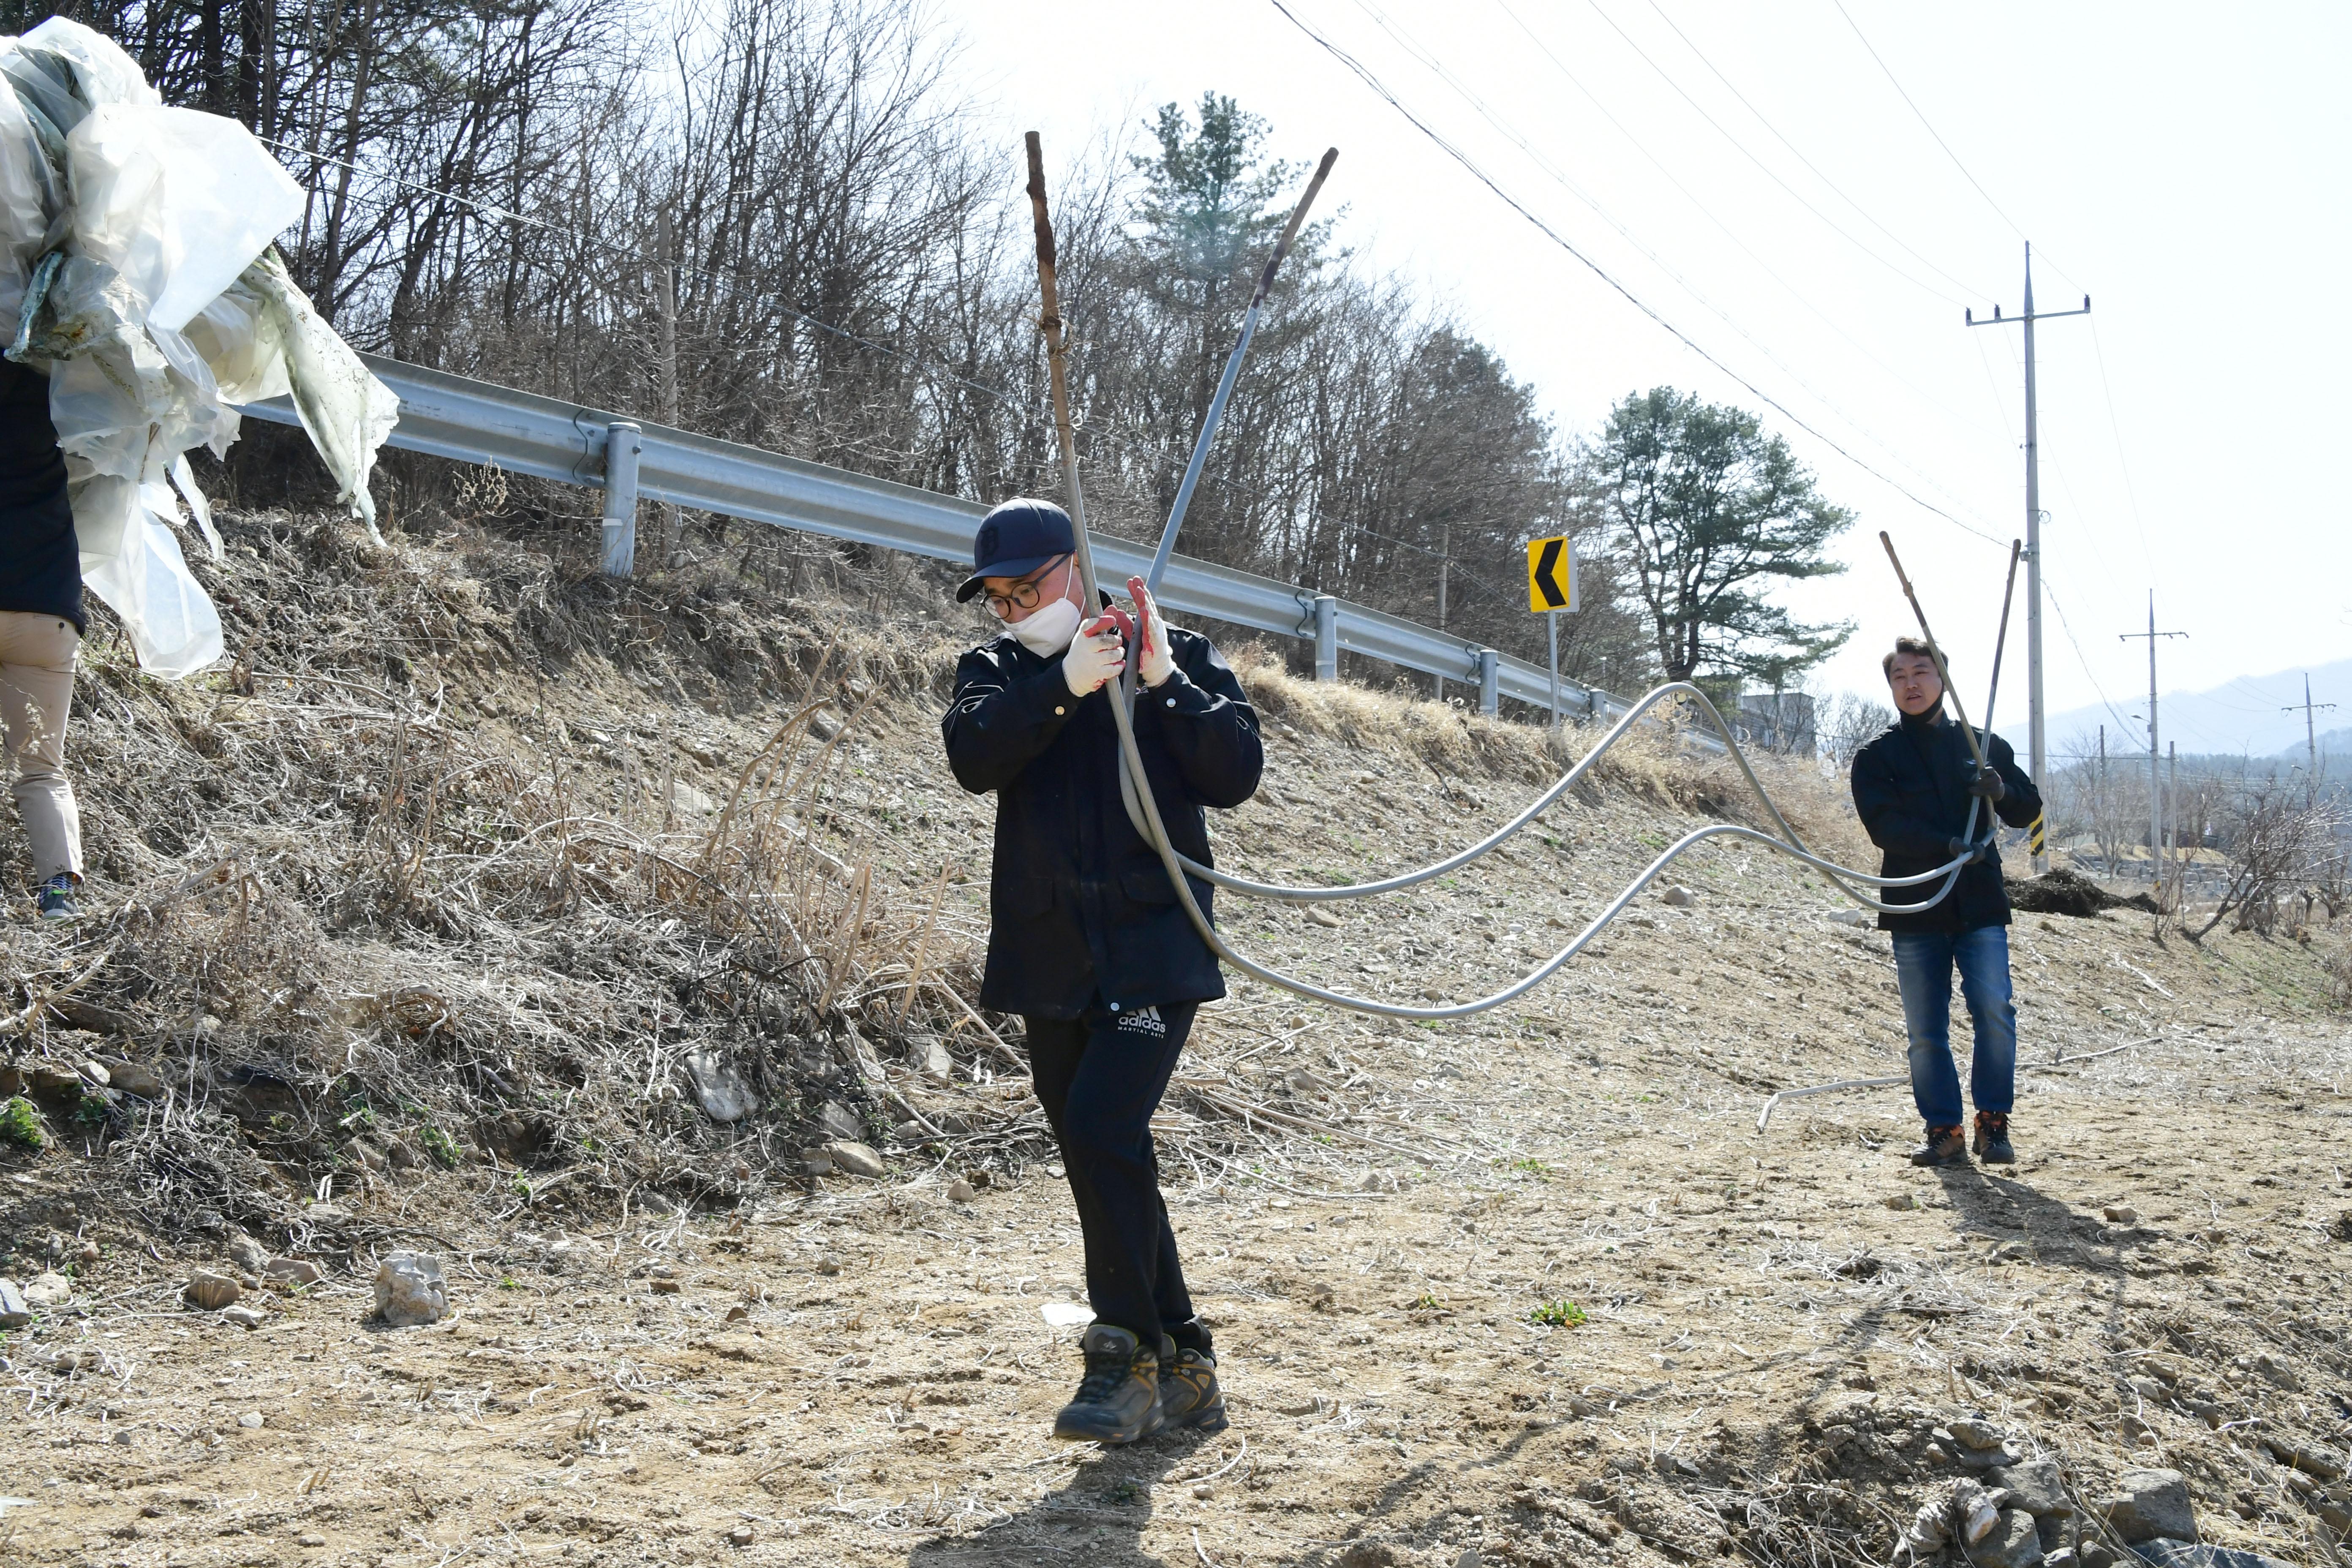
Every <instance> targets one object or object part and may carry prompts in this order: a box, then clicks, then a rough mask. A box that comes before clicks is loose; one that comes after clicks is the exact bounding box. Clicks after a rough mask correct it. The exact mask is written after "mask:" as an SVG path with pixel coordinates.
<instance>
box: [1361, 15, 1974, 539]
mask: <svg viewBox="0 0 2352 1568" xmlns="http://www.w3.org/2000/svg"><path fill="white" fill-rule="evenodd" d="M1495 3H1496V6H1497V7H1498V8H1499V9H1501V10H1502V12H1503V14H1504V15H1505V16H1508V17H1510V19H1511V21H1512V22H1513V23H1515V24H1516V25H1517V26H1518V27H1519V29H1520V30H1521V31H1522V32H1526V33H1528V37H1529V38H1530V39H1531V40H1533V41H1534V43H1535V45H1536V47H1538V49H1541V50H1543V52H1544V54H1545V55H1546V56H1547V57H1548V58H1550V60H1551V61H1552V64H1553V65H1554V66H1555V67H1556V68H1558V69H1559V73H1560V75H1561V76H1563V77H1565V78H1567V79H1568V81H1569V83H1570V85H1571V86H1573V87H1574V88H1575V89H1577V90H1578V91H1579V92H1580V93H1582V94H1583V95H1584V96H1585V98H1586V100H1588V101H1590V102H1591V105H1592V107H1593V108H1594V109H1595V110H1597V111H1599V113H1600V114H1601V118H1602V119H1604V120H1606V121H1609V123H1610V124H1611V125H1612V126H1613V127H1615V128H1616V130H1617V132H1618V133H1619V134H1620V135H1622V136H1623V137H1624V138H1625V140H1626V142H1628V143H1630V144H1631V145H1632V146H1633V150H1634V151H1635V152H1637V153H1641V154H1642V156H1643V157H1644V158H1646V159H1648V160H1649V162H1650V163H1651V166H1652V167H1654V168H1655V169H1656V170H1657V171H1658V173H1659V174H1661V175H1663V176H1664V179H1665V181H1666V183H1667V184H1671V185H1672V186H1674V188H1675V190H1677V191H1679V192H1681V193H1682V195H1683V197H1684V199H1685V200H1686V201H1688V202H1689V203H1690V204H1691V205H1692V207H1693V208H1694V209H1696V211H1697V213H1698V214H1699V216H1702V217H1704V218H1706V220H1707V222H1709V223H1711V224H1713V225H1714V226H1716V227H1717V229H1719V230H1721V231H1722V234H1723V236H1724V237H1725V238H1726V239H1728V240H1729V241H1730V242H1731V243H1732V244H1733V245H1734V246H1736V247H1738V249H1739V252H1740V254H1742V255H1743V256H1745V257H1747V258H1748V260H1750V261H1752V262H1754V263H1755V264H1756V267H1757V268H1758V270H1759V271H1761V272H1762V273H1763V274H1764V276H1765V277H1767V278H1769V279H1771V280H1772V281H1773V282H1774V283H1776V284H1778V285H1780V289H1781V290H1782V291H1783V292H1784V293H1786V294H1787V295H1788V296H1789V298H1790V299H1791V300H1795V301H1796V303H1797V304H1798V305H1799V306H1801V307H1802V308H1803V309H1804V310H1805V311H1806V312H1807V313H1809V314H1810V315H1811V316H1812V317H1813V319H1814V320H1816V321H1820V322H1821V323H1822V325H1823V326H1825V327H1827V328H1828V329H1829V330H1830V331H1831V332H1832V334H1833V335H1835V336H1836V337H1837V338H1839V339H1840V340H1842V341H1843V342H1844V343H1845V344H1846V346H1847V347H1849V348H1851V349H1853V351H1854V353H1857V354H1859V355H1861V356H1862V357H1863V358H1864V359H1865V360H1867V361H1869V362H1870V363H1872V364H1874V365H1876V366H1877V367H1878V368H1879V370H1881V371H1882V372H1884V373H1885V374H1886V376H1887V378H1888V379H1889V380H1890V381H1893V382H1894V383H1895V384H1896V385H1898V386H1901V387H1902V388H1903V389H1904V390H1905V391H1906V392H1908V393H1910V394H1911V395H1913V396H1914V397H1916V398H1917V399H1918V400H1919V402H1920V403H1921V404H1922V405H1925V406H1926V407H1927V408H1930V409H1933V410H1935V411H1936V412H1937V413H1938V414H1941V415H1942V416H1944V417H1946V418H1947V419H1949V420H1951V421H1953V422H1954V423H1955V424H1957V425H1958V426H1962V427H1963V428H1970V427H1972V422H1971V421H1969V419H1967V418H1966V417H1964V416H1961V415H1960V414H1959V413H1958V412H1957V411H1956V410H1954V409H1952V408H1951V407H1949V406H1948V405H1946V404H1945V403H1943V402H1942V401H1941V400H1940V399H1938V398H1937V397H1936V396H1934V395H1932V394H1930V393H1928V392H1927V390H1926V389H1925V388H1923V387H1921V386H1919V385H1918V384H1916V383H1915V382H1913V381H1912V380H1911V379H1910V377H1908V376H1906V375H1905V374H1903V372H1901V371H1900V370H1897V369H1896V368H1895V366H1893V365H1891V364H1889V363H1886V362H1885V360H1883V359H1881V358H1879V357H1878V355H1877V353H1875V352H1874V351H1873V350H1872V349H1871V348H1869V347H1868V346H1867V345H1866V344H1864V343H1863V342H1861V341H1860V340H1858V339H1856V338H1855V337H1854V336H1853V333H1851V332H1849V331H1846V330H1845V326H1844V323H1843V322H1841V321H1838V319H1837V318H1836V317H1834V316H1832V315H1830V314H1829V313H1828V312H1826V311H1824V310H1822V309H1821V308H1820V307H1819V306H1817V305H1815V304H1814V303H1813V302H1812V300H1810V299H1808V298H1807V297H1806V296H1805V294H1804V293H1803V291H1802V290H1801V289H1798V288H1797V286H1796V285H1795V284H1793V283H1791V282H1790V281H1789V280H1788V279H1786V278H1783V277H1782V276H1781V275H1780V272H1779V271H1778V270H1776V269H1775V268H1773V266H1772V264H1771V263H1770V262H1769V261H1767V260H1766V259H1765V258H1763V257H1761V256H1759V255H1758V254H1757V253H1756V250H1755V249H1754V247H1751V246H1749V245H1748V242H1747V241H1746V240H1745V239H1743V238H1741V237H1740V236H1739V234H1738V231H1737V230H1736V229H1734V228H1733V227H1732V226H1730V225H1729V224H1727V223H1725V222H1724V221H1723V219H1722V218H1721V217H1719V216H1717V215H1716V213H1715V212H1714V210H1713V209H1712V208H1710V207H1709V206H1707V205H1706V203H1705V202H1703V201H1701V200H1700V199H1699V197H1698V195H1697V193H1696V192H1694V191H1693V190H1692V189H1691V188H1690V187H1689V186H1688V185H1685V184H1683V182H1682V181H1681V180H1680V179H1679V178H1678V177H1677V176H1676V175H1675V172H1674V171H1673V170H1672V169H1670V168H1668V167H1667V166H1666V165H1665V164H1664V163H1663V162H1661V161H1660V160H1659V158H1658V156H1657V155H1656V154H1655V153H1652V152H1651V151H1650V150H1649V148H1647V147H1646V146H1644V145H1643V143H1642V141H1641V139H1640V138H1639V137H1637V136H1635V135H1634V134H1633V132H1632V131H1631V130H1630V129H1628V128H1627V126H1626V125H1625V123H1624V122H1623V121H1621V120H1619V119H1618V118H1617V117H1616V116H1615V115H1614V114H1612V113H1611V112H1610V110H1609V107H1608V105H1607V104H1605V103H1603V102H1602V101H1601V99H1600V98H1599V97H1598V96H1596V95H1595V94H1594V93H1593V91H1592V89H1590V88H1588V87H1586V86H1585V85H1584V83H1583V82H1582V81H1581V80H1580V79H1578V77H1577V76H1576V74H1575V73H1574V72H1573V71H1571V70H1570V69H1569V68H1568V67H1567V66H1566V65H1565V64H1562V63H1561V61H1560V59H1559V57H1558V56H1557V55H1554V54H1552V53H1551V51H1550V49H1549V47H1548V46H1546V45H1545V43H1544V42H1543V40H1542V39H1541V38H1540V37H1537V35H1536V34H1535V33H1533V32H1532V31H1529V30H1528V26H1527V24H1526V23H1525V22H1522V21H1520V20H1519V18H1518V16H1517V15H1516V14H1514V13H1513V12H1512V11H1511V9H1510V8H1509V6H1508V5H1505V4H1504V3H1503V0H1495ZM1356 5H1357V8H1358V9H1359V10H1360V11H1362V12H1363V13H1364V14H1365V15H1366V16H1369V17H1370V18H1371V20H1372V23H1373V25H1374V26H1377V27H1379V28H1380V29H1381V32H1383V33H1385V34H1387V35H1388V37H1390V38H1391V40H1392V41H1393V42H1394V43H1395V44H1396V45H1397V47H1400V48H1402V50H1404V51H1405V53H1406V54H1408V55H1410V56H1411V57H1412V59H1413V60H1414V62H1415V63H1416V64H1418V65H1420V66H1421V67H1422V68H1423V69H1425V70H1427V71H1429V72H1430V73H1431V74H1432V75H1433V76H1435V77H1436V78H1437V79H1439V80H1440V81H1442V82H1444V84H1445V85H1446V86H1447V87H1449V88H1451V89H1453V90H1454V94H1455V95H1456V96H1457V97H1459V98H1460V99H1462V100H1463V101H1464V102H1465V103H1467V104H1468V105H1469V106H1470V107H1471V109H1472V110H1474V111H1475V112H1476V114H1477V115H1478V117H1479V118H1480V119H1482V120H1484V121H1486V123H1487V124H1488V125H1489V126H1491V127H1493V129H1494V130H1495V132H1496V134H1498V135H1500V136H1501V137H1502V138H1503V139H1504V140H1505V141H1507V142H1510V143H1511V145H1513V146H1514V147H1517V149H1518V150H1519V151H1520V153H1523V154H1525V155H1526V157H1527V159H1528V162H1529V163H1533V164H1535V166H1536V168H1537V169H1538V171H1539V172H1540V173H1542V174H1544V175H1545V176H1546V177H1547V178H1549V179H1550V180H1551V181H1552V182H1553V183H1554V184H1557V185H1559V187H1560V188H1561V189H1562V190H1565V191H1566V192H1568V194H1569V195H1572V196H1574V197H1575V198H1576V199H1577V200H1578V201H1579V202H1580V203H1582V204H1583V205H1585V206H1586V207H1587V208H1589V209H1590V210H1591V213H1592V215H1593V216H1595V217H1598V218H1599V219H1601V222H1603V223H1605V224H1607V225H1608V226H1610V227H1611V228H1612V229H1614V230H1615V231H1616V232H1617V234H1618V236H1619V237H1621V238H1622V239H1623V240H1624V241H1625V243H1626V244H1627V245H1630V246H1632V247H1633V248H1634V250H1636V251H1637V252H1639V253H1640V254H1641V255H1642V256H1643V258H1645V259H1646V260H1648V261H1649V262H1650V264H1651V265H1652V266H1654V267H1655V268H1657V269H1658V270H1659V271H1660V272H1663V273H1664V274H1665V276H1666V277H1667V278H1668V279H1671V280H1672V281H1673V282H1675V284H1676V285H1678V286H1679V287H1680V288H1681V289H1683V291H1684V292H1685V293H1686V294H1688V295H1689V296H1690V297H1691V298H1692V299H1693V300H1696V302H1697V303H1698V304H1699V306H1700V307H1701V308H1702V309H1704V310H1706V312H1707V313H1708V314H1709V315H1711V316H1713V317H1715V319H1716V320H1717V321H1721V322H1722V323H1723V324H1724V325H1725V326H1727V327H1728V328H1730V329H1731V331H1734V332H1736V333H1738V335H1739V336H1740V337H1741V338H1743V339H1745V340H1746V341H1747V342H1748V345H1749V346H1750V347H1752V348H1753V349H1755V350H1756V352H1757V353H1759V354H1761V355H1763V356H1764V358H1765V359H1766V360H1767V361H1769V363H1771V365H1772V366H1773V368H1774V369H1776V370H1778V371H1780V373H1781V374H1783V375H1785V376H1787V377H1788V378H1789V379H1790V381H1791V382H1793V383H1795V384H1796V385H1797V386H1798V387H1799V388H1800V389H1801V390H1802V391H1803V392H1804V393H1805V395H1807V396H1809V397H1811V398H1812V399H1813V401H1814V402H1816V403H1818V404H1820V405H1822V407H1824V408H1827V409H1829V410H1830V411H1831V412H1832V413H1834V414H1836V415H1837V416H1838V417H1839V418H1841V419H1843V420H1844V421H1845V423H1846V424H1848V425H1850V426H1853V428H1854V429H1855V430H1856V431H1857V432H1858V433H1860V434H1861V435H1862V436H1864V437H1865V438H1867V439H1868V440H1869V441H1870V443H1871V444H1872V445H1873V446H1874V447H1878V448H1879V450H1881V451H1883V452H1885V453H1886V454H1887V455H1888V457H1890V458H1892V459H1893V460H1894V461H1895V462H1896V463H1897V464H1900V465H1901V466H1902V467H1903V468H1906V470H1908V471H1909V472H1911V473H1912V474H1913V475H1914V476H1916V478H1917V479H1919V481H1920V482H1921V483H1922V484H1924V485H1927V487H1928V488H1929V489H1936V490H1937V492H1938V493H1940V494H1946V495H1947V499H1953V498H1950V497H1949V496H1948V492H1945V491H1943V490H1942V488H1941V487H1940V486H1938V485H1937V484H1936V482H1935V481H1934V480H1933V479H1929V478H1928V477H1927V475H1925V474H1923V473H1920V472H1919V470H1918V469H1917V468H1914V467H1913V466H1912V465H1911V464H1909V463H1907V462H1906V461H1904V459H1903V458H1902V456H1901V455H1900V454H1899V453H1896V452H1895V450H1894V448H1893V447H1891V446H1889V445H1888V444H1887V443H1886V442H1885V441H1884V440H1882V439H1880V438H1879V437H1876V436H1875V435H1873V434H1872V433H1871V432H1870V431H1869V430H1867V429H1865V428H1864V427H1863V426H1861V424H1860V423H1859V422H1857V421H1856V420H1854V419H1853V418H1852V417H1851V416H1847V415H1846V414H1844V413H1843V411H1842V410H1840V409H1839V408H1838V407H1837V405H1835V404H1834V403H1833V402H1832V400H1831V399H1830V397H1829V395H1827V394H1825V393H1823V392H1822V391H1821V390H1820V389H1819V388H1817V387H1815V386H1814V385H1812V384H1811V383H1810V382H1808V381H1807V380H1806V379H1805V378H1804V376H1803V375H1802V374H1800V373H1799V372H1798V370H1797V369H1796V367H1795V366H1793V365H1791V364H1790V363H1788V362H1787V361H1786V360H1784V359H1782V358H1781V357H1780V355H1779V354H1777V353H1774V352H1773V351H1772V349H1771V348H1770V347H1769V345H1768V344H1766V343H1765V342H1764V341H1763V340H1762V339H1761V338H1759V337H1758V336H1757V335H1756V334H1755V333H1753V332H1751V331H1748V329H1747V328H1746V327H1744V326H1741V325H1740V324H1739V322H1738V321H1736V320H1735V319H1733V317H1732V316H1731V315H1730V314H1729V312H1727V311H1726V310H1724V309H1723V308H1722V307H1721V306H1719V305H1717V304H1716V303H1715V301H1714V300H1710V299H1708V298H1707V296H1706V294H1705V293H1704V292H1702V291H1701V289H1699V287H1698V285H1697V284H1696V283H1694V282H1692V281H1691V280H1690V279H1688V278H1687V277H1685V276H1684V275H1683V273H1682V272H1681V271H1680V270H1679V269H1677V268H1675V266H1674V264H1673V263H1671V262H1669V261H1668V260H1667V259H1666V258H1664V257H1663V256H1661V255H1659V254H1658V253H1657V252H1656V251H1655V250H1654V249H1652V248H1651V247H1649V246H1648V245H1646V244H1644V243H1643V241H1642V240H1641V239H1640V238H1639V237H1637V236H1636V235H1635V234H1634V233H1633V230H1632V229H1631V228H1629V227H1628V226H1626V225H1625V224H1624V223H1623V222H1622V221H1621V220H1620V219H1619V218H1618V217H1617V216H1615V215H1614V214H1613V213H1612V212H1610V211H1609V209H1608V208H1606V207H1605V206H1603V205H1601V202H1600V200H1599V199H1598V198H1597V197H1595V196H1594V195H1592V194H1591V192H1589V191H1587V190H1585V189H1584V187H1583V186H1581V185H1580V184H1577V183H1576V182H1575V181H1574V180H1573V179H1571V178H1570V177H1569V175H1568V174H1567V172H1566V171H1565V170H1563V169H1561V168H1560V167H1559V164H1558V163H1554V162H1553V161H1552V160H1551V159H1550V158H1549V156H1547V155H1546V154H1545V153H1543V152H1542V151H1541V150H1540V149H1538V147H1537V146H1536V145H1535V143H1534V142H1532V141H1530V140H1529V139H1528V137H1527V135H1526V134H1525V133H1523V132H1520V131H1519V130H1518V129H1517V127H1515V126H1513V125H1512V124H1511V123H1510V122H1509V121H1507V120H1505V119H1504V118H1503V117H1502V116H1501V115H1499V114H1498V113H1496V110H1494V109H1493V108H1492V106H1490V105H1489V104H1488V103H1487V102H1486V100H1485V99H1484V98H1482V97H1480V96H1479V94H1478V93H1477V92H1476V91H1475V90H1474V89H1471V88H1470V87H1469V86H1468V85H1467V84H1466V83H1465V82H1464V81H1463V80H1462V79H1461V78H1460V77H1459V76H1457V75H1455V74H1454V71H1453V70H1452V69H1450V68H1448V67H1447V66H1446V65H1445V63H1444V61H1442V60H1440V59H1439V58H1437V57H1436V56H1435V55H1434V54H1433V53H1432V52H1431V51H1430V50H1429V49H1428V48H1427V47H1424V46H1423V45H1422V44H1421V43H1420V42H1419V41H1418V40H1417V39H1415V38H1414V37H1412V35H1410V34H1408V33H1406V32H1404V31H1403V30H1402V27H1401V26H1399V25H1398V24H1397V23H1396V22H1394V21H1393V20H1391V18H1390V17H1389V16H1387V15H1386V14H1385V13H1384V12H1382V11H1381V10H1380V9H1379V7H1378V6H1376V5H1373V4H1371V0H1356ZM1932 291H1933V290H1931V292H1932ZM1937 297H1938V298H1949V297H1948V296H1945V295H1941V294H1938V296H1937ZM1951 302H1952V303H1954V304H1958V303H1961V302H1962V301H1960V300H1952V301H1951ZM1955 504H1958V502H1957V500H1956V502H1955Z"/></svg>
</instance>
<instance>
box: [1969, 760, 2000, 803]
mask: <svg viewBox="0 0 2352 1568" xmlns="http://www.w3.org/2000/svg"><path fill="white" fill-rule="evenodd" d="M1969 794H1970V795H1974V796H1976V797H1977V798H1978V799H1979V800H1980V801H1982V802H1984V803H1985V804H1986V805H2000V802H2001V799H2002V797H2003V796H2005V795H2008V794H2009V786H2008V785H2007V784H2003V783H2001V782H2000V774H1999V773H1995V772H1994V771H1993V770H1992V769H1990V768H1978V769H1976V770H1974V772H1973V773H1972V774H1971V775H1970V777H1969Z"/></svg>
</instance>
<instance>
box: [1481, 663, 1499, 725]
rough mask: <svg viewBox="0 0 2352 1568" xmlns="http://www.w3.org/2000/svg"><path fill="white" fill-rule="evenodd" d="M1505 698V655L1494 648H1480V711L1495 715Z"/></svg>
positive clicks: (1491, 715) (1487, 715)
mask: <svg viewBox="0 0 2352 1568" xmlns="http://www.w3.org/2000/svg"><path fill="white" fill-rule="evenodd" d="M1502 698H1503V656H1502V655H1501V654H1499V653H1496V651H1495V650H1494V649H1493V648H1490V647H1482V648H1480V649H1479V650H1478V711H1479V712H1481V713H1484V714H1485V715H1486V717H1487V718H1489V719H1492V718H1493V717H1494V716H1495V711H1496V709H1497V708H1498V707H1499V706H1500V705H1501V703H1502Z"/></svg>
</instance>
